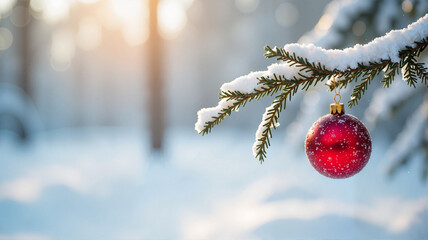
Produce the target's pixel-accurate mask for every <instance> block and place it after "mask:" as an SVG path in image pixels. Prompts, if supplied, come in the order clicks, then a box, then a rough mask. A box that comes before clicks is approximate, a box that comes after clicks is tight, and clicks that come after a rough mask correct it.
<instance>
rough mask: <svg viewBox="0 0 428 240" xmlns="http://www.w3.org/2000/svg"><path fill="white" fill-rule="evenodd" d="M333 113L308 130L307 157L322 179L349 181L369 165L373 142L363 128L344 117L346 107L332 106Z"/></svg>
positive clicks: (331, 111) (349, 116)
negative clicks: (349, 178) (324, 177)
mask: <svg viewBox="0 0 428 240" xmlns="http://www.w3.org/2000/svg"><path fill="white" fill-rule="evenodd" d="M330 113H331V114H327V115H325V116H323V117H321V118H320V119H318V121H316V122H315V123H314V124H313V125H312V127H311V128H310V129H309V131H308V133H307V135H306V141H305V148H306V155H307V157H308V159H309V162H310V163H311V165H312V166H313V167H314V168H315V169H316V170H317V171H318V172H319V173H321V174H322V175H324V176H326V177H330V178H348V177H351V176H353V175H355V174H356V173H358V172H359V171H361V169H363V168H364V166H365V165H366V164H367V162H368V161H369V158H370V154H371V150H372V141H371V138H370V134H369V132H368V131H367V128H366V127H365V126H364V124H363V123H362V122H360V121H359V120H358V119H357V118H356V117H354V116H352V115H349V114H345V113H344V106H343V103H337V102H336V103H335V104H331V105H330Z"/></svg>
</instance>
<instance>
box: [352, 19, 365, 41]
mask: <svg viewBox="0 0 428 240" xmlns="http://www.w3.org/2000/svg"><path fill="white" fill-rule="evenodd" d="M352 32H353V33H354V35H355V36H357V37H360V36H362V35H364V33H365V32H366V23H364V22H363V21H361V20H358V21H356V22H355V23H354V24H353V25H352Z"/></svg>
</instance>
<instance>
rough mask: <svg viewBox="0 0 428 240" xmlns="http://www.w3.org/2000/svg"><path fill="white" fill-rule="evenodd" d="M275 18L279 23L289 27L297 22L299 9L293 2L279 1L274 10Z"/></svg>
mask: <svg viewBox="0 0 428 240" xmlns="http://www.w3.org/2000/svg"><path fill="white" fill-rule="evenodd" d="M275 19H276V22H277V23H278V24H279V25H281V26H284V27H291V26H293V25H294V24H296V23H297V20H298V19H299V11H298V9H297V7H296V6H295V5H294V4H293V3H290V2H285V3H281V4H280V5H279V6H278V7H277V8H276V10H275Z"/></svg>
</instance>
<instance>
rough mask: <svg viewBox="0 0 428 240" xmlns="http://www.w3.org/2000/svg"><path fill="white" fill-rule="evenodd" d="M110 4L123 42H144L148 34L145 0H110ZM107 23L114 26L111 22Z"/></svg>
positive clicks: (138, 43)
mask: <svg viewBox="0 0 428 240" xmlns="http://www.w3.org/2000/svg"><path fill="white" fill-rule="evenodd" d="M111 6H112V8H113V11H114V14H115V15H116V17H117V20H118V21H119V22H120V27H121V28H122V35H123V38H124V40H125V42H126V43H127V44H128V45H130V46H137V45H140V44H142V43H144V42H145V41H146V40H147V38H148V36H149V32H148V16H149V13H148V7H147V1H140V0H111ZM109 25H112V26H113V27H114V25H113V23H112V22H110V24H109Z"/></svg>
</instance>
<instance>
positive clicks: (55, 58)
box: [50, 29, 75, 71]
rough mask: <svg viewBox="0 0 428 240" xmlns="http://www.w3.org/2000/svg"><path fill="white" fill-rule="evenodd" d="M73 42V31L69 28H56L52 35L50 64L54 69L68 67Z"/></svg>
mask: <svg viewBox="0 0 428 240" xmlns="http://www.w3.org/2000/svg"><path fill="white" fill-rule="evenodd" d="M74 52H75V43H74V36H73V33H72V32H71V31H69V30H66V29H62V30H58V31H57V32H55V33H54V34H53V35H52V44H51V61H50V62H51V66H52V68H53V69H54V70H56V71H65V70H67V69H68V68H69V67H70V63H71V60H72V59H73V57H74Z"/></svg>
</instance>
